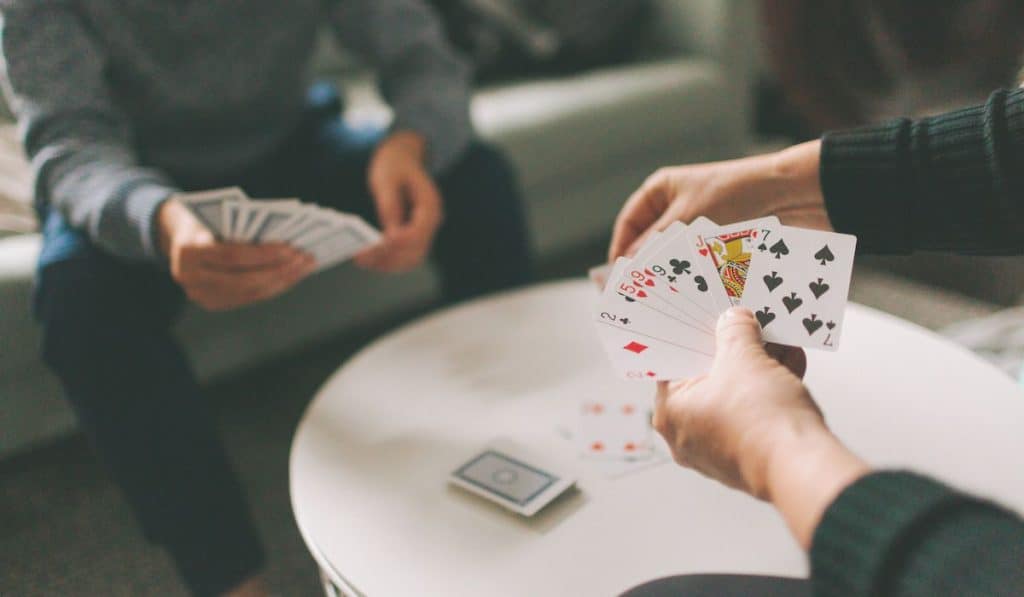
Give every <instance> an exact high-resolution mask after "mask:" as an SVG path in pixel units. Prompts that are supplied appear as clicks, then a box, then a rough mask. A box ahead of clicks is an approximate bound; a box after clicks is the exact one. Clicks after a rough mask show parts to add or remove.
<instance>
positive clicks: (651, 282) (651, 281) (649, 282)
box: [644, 278, 654, 286]
mask: <svg viewBox="0 0 1024 597" xmlns="http://www.w3.org/2000/svg"><path fill="white" fill-rule="evenodd" d="M644 286H654V280H652V279H650V278H647V279H646V280H644Z"/></svg>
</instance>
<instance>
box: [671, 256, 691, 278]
mask: <svg viewBox="0 0 1024 597" xmlns="http://www.w3.org/2000/svg"><path fill="white" fill-rule="evenodd" d="M668 264H669V265H671V266H672V273H673V274H675V275H677V276H678V275H680V274H687V275H689V273H690V262H689V261H686V260H685V259H670V260H669V262H668Z"/></svg>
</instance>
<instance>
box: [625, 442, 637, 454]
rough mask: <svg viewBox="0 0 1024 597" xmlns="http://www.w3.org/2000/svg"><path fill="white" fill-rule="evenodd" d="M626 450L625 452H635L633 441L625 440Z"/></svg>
mask: <svg viewBox="0 0 1024 597" xmlns="http://www.w3.org/2000/svg"><path fill="white" fill-rule="evenodd" d="M626 451H627V452H636V444H634V443H633V442H627V443H626Z"/></svg>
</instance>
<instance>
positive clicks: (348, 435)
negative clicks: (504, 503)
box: [290, 281, 1024, 597]
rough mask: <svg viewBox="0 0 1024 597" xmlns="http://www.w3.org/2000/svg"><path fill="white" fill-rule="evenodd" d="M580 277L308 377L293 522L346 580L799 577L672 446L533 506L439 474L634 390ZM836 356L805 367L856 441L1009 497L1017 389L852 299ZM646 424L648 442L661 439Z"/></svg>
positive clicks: (763, 531)
mask: <svg viewBox="0 0 1024 597" xmlns="http://www.w3.org/2000/svg"><path fill="white" fill-rule="evenodd" d="M596 299H597V292H596V290H595V289H594V288H593V287H592V285H591V284H590V283H589V282H586V281H570V282H562V283H554V284H548V285H542V286H537V287H534V288H531V289H527V290H523V291H518V292H513V293H508V294H503V295H499V296H496V297H493V298H489V299H484V300H481V301H477V302H473V303H469V304H466V305H463V306H460V307H457V308H454V309H451V310H447V311H443V312H440V313H437V314H435V315H432V316H429V317H427V318H425V319H422V320H420V321H418V322H415V323H413V324H411V325H408V326H406V327H404V328H402V329H400V330H398V331H397V332H395V333H392V334H391V335H388V336H386V337H384V338H381V339H380V340H378V341H377V342H375V343H374V344H372V345H371V346H369V347H367V348H366V349H365V350H363V351H362V352H361V353H360V354H359V355H357V356H356V357H355V358H353V359H352V360H351V361H349V362H348V363H346V364H345V365H344V366H343V367H342V368H341V369H340V370H339V371H338V372H337V373H336V374H335V375H334V376H333V377H331V378H330V379H329V380H328V381H327V383H326V384H325V385H324V386H323V388H322V389H321V390H320V392H319V393H318V394H317V396H316V397H315V399H314V400H313V402H312V404H311V405H310V406H309V409H308V410H307V412H306V414H305V416H304V417H303V419H302V421H301V423H300V424H299V427H298V431H297V432H296V435H295V439H294V442H293V444H292V452H291V465H290V469H291V472H290V474H291V499H292V506H293V508H294V511H295V517H296V520H297V522H298V525H299V529H300V530H301V532H302V535H303V537H304V539H305V541H306V544H307V545H308V547H309V549H310V551H311V553H312V554H313V556H314V558H315V559H316V560H317V562H318V564H319V565H320V566H321V569H322V570H323V572H324V575H325V576H326V577H327V578H329V579H330V581H331V582H332V583H333V584H334V585H336V586H337V587H339V588H340V589H341V590H342V592H343V593H345V594H354V595H360V594H362V595H369V596H402V595H444V596H448V597H452V596H457V595H488V596H502V595H517V596H518V595H530V596H534V597H539V596H544V595H553V596H556V595H557V596H565V595H615V594H618V593H619V592H621V591H623V590H625V589H628V588H630V587H632V586H635V585H637V584H640V583H642V582H645V581H648V580H652V579H655V578H658V577H662V576H668V575H674V574H687V573H708V572H725V573H753V574H771V575H781V576H801V575H805V574H806V571H807V565H806V561H805V556H804V555H803V554H802V553H801V551H800V549H799V548H798V546H797V545H796V544H795V543H794V541H793V540H792V539H791V538H790V536H789V534H788V532H787V531H786V528H785V526H784V525H783V523H782V521H781V520H780V518H779V517H778V516H777V515H776V514H775V513H774V511H773V510H772V509H771V508H770V507H768V506H767V505H765V504H762V503H759V502H756V501H754V500H753V499H751V498H748V497H746V496H745V495H741V494H740V493H737V492H734V491H731V490H728V489H726V488H724V487H723V486H721V485H718V484H717V483H713V482H710V481H707V480H706V479H704V478H702V477H700V476H698V475H697V474H695V473H693V472H690V471H686V470H683V469H681V468H678V467H676V466H675V465H674V464H672V463H671V461H669V462H667V463H665V464H663V465H659V466H655V467H652V468H649V469H646V470H643V471H640V472H637V473H635V474H631V475H629V476H625V477H621V478H616V479H612V478H609V477H608V476H607V475H605V474H599V472H598V471H597V470H596V469H589V468H588V463H587V461H585V460H578V459H577V460H575V462H577V463H579V469H578V470H579V472H580V474H581V478H580V481H579V483H578V486H579V491H578V492H576V493H574V494H571V495H569V496H568V497H566V498H564V499H561V500H559V501H557V502H555V503H554V504H553V505H552V506H551V507H550V508H549V509H547V510H545V511H542V512H541V513H540V514H538V515H537V516H536V517H534V518H533V519H524V518H520V517H518V516H517V515H515V514H511V513H507V512H505V511H504V510H502V509H500V508H498V507H497V506H492V505H490V504H489V503H488V502H485V501H483V500H481V499H479V498H477V497H474V496H471V495H468V494H465V493H463V492H461V491H460V490H458V489H455V488H452V487H449V486H448V485H447V483H446V480H447V476H448V473H449V472H451V471H452V470H453V469H454V468H455V467H456V466H457V465H458V464H460V463H461V462H463V461H465V460H467V459H468V458H469V457H470V456H471V455H473V454H474V453H475V451H477V450H478V449H480V448H481V447H483V446H484V444H486V443H487V442H488V441H490V440H491V439H493V438H495V437H497V436H507V437H511V438H513V439H515V440H517V441H520V442H523V443H527V444H529V445H531V446H533V447H535V448H537V449H539V450H543V451H547V452H549V453H552V454H555V453H558V454H564V455H566V456H567V457H568V458H574V456H573V455H574V454H575V445H574V444H573V443H572V442H570V441H567V440H566V439H565V438H564V437H561V436H560V435H559V433H558V432H557V429H558V428H559V425H560V424H562V423H563V422H564V421H565V420H566V419H565V417H566V416H567V413H571V412H572V411H573V409H575V408H576V407H577V406H578V404H579V401H580V400H581V399H582V398H583V397H586V396H590V397H600V396H606V395H609V394H616V393H623V392H628V393H635V394H636V395H639V396H644V397H653V391H652V385H650V384H646V383H643V382H640V383H636V382H623V381H619V380H618V379H617V378H616V377H615V376H614V375H613V373H612V372H611V369H610V366H609V364H608V363H607V361H606V358H605V355H604V354H603V352H602V350H601V347H600V345H599V343H598V341H597V339H596V335H595V331H594V329H593V325H592V323H591V313H592V311H593V305H594V304H595V301H596ZM846 317H847V319H846V324H845V326H844V331H845V333H844V338H843V346H842V348H841V350H840V351H839V352H837V353H825V352H819V351H809V354H808V357H809V361H810V362H809V369H808V374H807V383H808V385H809V386H810V388H811V390H812V392H813V394H814V396H815V398H816V399H817V400H818V402H819V404H820V405H821V408H822V410H823V411H824V413H825V415H826V417H827V419H828V422H829V424H830V425H831V426H832V428H833V429H834V430H835V431H836V433H837V434H838V435H839V436H840V437H841V438H842V439H843V440H845V441H846V442H847V443H848V445H849V446H850V447H851V448H853V449H854V450H855V451H856V452H857V453H859V454H860V455H862V456H863V457H865V458H867V459H868V460H869V461H871V462H872V463H874V464H877V465H878V466H884V467H906V468H909V469H913V470H915V471H919V472H922V473H926V474H931V475H933V476H935V477H938V478H939V479H942V480H944V481H948V482H950V483H953V484H954V485H956V486H958V487H961V488H964V489H966V490H969V491H973V492H977V493H979V494H982V495H985V496H988V497H992V498H995V499H997V500H1000V501H1001V502H1003V503H1004V504H1006V505H1007V506H1009V507H1011V508H1014V509H1016V510H1018V511H1024V472H1022V471H1024V467H1022V466H1021V464H1022V463H1024V393H1022V391H1021V390H1020V389H1019V388H1018V387H1017V386H1016V385H1015V384H1014V383H1013V381H1012V380H1010V379H1009V378H1007V377H1006V376H1005V375H1004V374H1002V373H1001V372H999V371H998V370H997V369H995V368H994V367H992V366H990V365H988V364H987V363H985V362H983V361H982V360H980V359H978V358H977V357H975V356H974V355H972V354H971V353H969V352H967V351H965V350H963V349H961V348H959V347H957V346H955V345H953V344H951V343H949V342H947V341H945V340H943V339H942V338H940V337H938V336H936V335H934V334H932V333H930V332H928V331H926V330H923V329H921V328H919V327H917V326H915V325H912V324H910V323H907V322H905V321H902V320H900V319H897V318H894V317H891V316H888V315H885V314H883V313H880V312H877V311H874V310H871V309H868V308H865V307H861V306H857V305H850V308H849V310H848V312H847V316H846ZM659 441H660V440H659Z"/></svg>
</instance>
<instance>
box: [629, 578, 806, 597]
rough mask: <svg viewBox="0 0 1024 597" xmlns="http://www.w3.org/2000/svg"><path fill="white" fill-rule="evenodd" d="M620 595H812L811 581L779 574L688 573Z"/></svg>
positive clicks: (718, 596)
mask: <svg viewBox="0 0 1024 597" xmlns="http://www.w3.org/2000/svg"><path fill="white" fill-rule="evenodd" d="M621 597H811V583H810V582H808V581H807V580H804V579H802V578H782V577H778V576H753V575H747V574H688V575H685V576H670V577H668V578H659V579H658V580H652V581H651V582H648V583H644V584H642V585H640V586H639V587H636V588H634V589H630V590H628V591H626V592H625V593H623V594H622V595H621Z"/></svg>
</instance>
